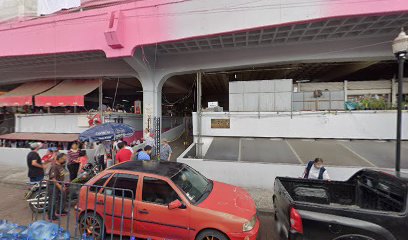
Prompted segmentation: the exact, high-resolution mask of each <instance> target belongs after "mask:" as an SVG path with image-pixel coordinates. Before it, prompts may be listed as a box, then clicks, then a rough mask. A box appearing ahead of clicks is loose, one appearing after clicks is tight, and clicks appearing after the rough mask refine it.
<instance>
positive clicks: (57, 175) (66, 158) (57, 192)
mask: <svg viewBox="0 0 408 240" xmlns="http://www.w3.org/2000/svg"><path fill="white" fill-rule="evenodd" d="M41 148H42V144H41V143H38V142H35V143H31V144H30V149H31V151H30V152H29V153H28V155H27V166H28V177H29V179H30V182H40V181H42V180H43V179H44V176H45V175H46V174H48V176H49V182H48V197H49V199H50V201H51V202H52V203H54V204H49V209H48V217H49V219H50V220H57V219H58V216H57V213H59V214H66V212H65V211H64V209H60V210H59V211H57V208H58V207H59V206H64V204H60V202H61V201H63V199H65V196H64V193H65V185H64V184H63V183H62V182H65V181H66V180H67V179H66V177H67V176H68V172H67V171H66V168H65V165H67V168H68V171H69V181H72V180H74V179H75V178H76V177H77V175H78V173H80V172H81V171H82V169H83V167H84V166H85V164H87V163H88V157H87V154H86V151H85V150H81V149H80V148H79V145H78V143H73V144H72V145H71V149H70V150H69V151H68V153H61V152H59V150H58V148H56V147H51V148H48V150H47V153H46V154H45V155H44V156H43V157H42V158H41V157H40V154H39V153H38V151H39V150H40V149H41Z"/></svg>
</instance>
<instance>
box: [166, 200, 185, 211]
mask: <svg viewBox="0 0 408 240" xmlns="http://www.w3.org/2000/svg"><path fill="white" fill-rule="evenodd" d="M182 206H183V203H181V202H180V200H178V199H177V200H174V201H173V202H171V203H169V205H168V208H169V210H173V209H177V208H181V207H182Z"/></svg>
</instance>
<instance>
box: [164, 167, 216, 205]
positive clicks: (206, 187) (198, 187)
mask: <svg viewBox="0 0 408 240" xmlns="http://www.w3.org/2000/svg"><path fill="white" fill-rule="evenodd" d="M171 180H172V181H173V182H174V184H176V185H177V187H178V188H179V189H181V190H182V191H183V192H184V194H185V195H186V197H187V198H188V200H189V201H190V202H191V203H193V204H195V203H198V202H201V201H202V198H203V197H205V195H208V194H206V193H208V192H209V191H211V185H212V184H211V181H210V180H208V179H207V178H205V177H204V176H203V175H201V174H200V173H199V172H197V171H196V170H194V169H192V168H190V167H184V168H183V169H181V170H180V172H178V173H177V174H176V175H174V176H173V177H172V178H171Z"/></svg>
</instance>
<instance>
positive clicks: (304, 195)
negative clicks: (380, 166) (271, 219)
mask: <svg viewBox="0 0 408 240" xmlns="http://www.w3.org/2000/svg"><path fill="white" fill-rule="evenodd" d="M406 199H407V179H405V178H401V177H396V176H393V175H390V174H387V173H383V172H379V171H373V170H362V171H360V172H358V173H356V174H355V175H354V176H353V177H351V178H350V179H349V180H348V181H345V182H339V181H331V182H328V181H320V180H307V179H295V178H282V177H278V178H277V179H276V180H275V194H274V197H273V202H274V207H275V217H276V220H277V221H276V222H277V227H278V230H279V231H280V235H281V237H282V239H291V240H293V239H295V240H299V239H301V240H319V239H322V240H331V239H333V240H346V239H353V240H355V239H358V240H382V239H384V240H385V239H387V240H388V239H390V240H391V239H393V240H394V239H401V240H403V239H408V234H406V233H405V229H408V218H407V214H406V204H407V201H406Z"/></svg>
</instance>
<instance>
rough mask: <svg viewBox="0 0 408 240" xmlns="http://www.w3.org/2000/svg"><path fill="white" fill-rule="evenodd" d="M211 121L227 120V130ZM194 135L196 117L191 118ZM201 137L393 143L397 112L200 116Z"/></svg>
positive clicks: (405, 132)
mask: <svg viewBox="0 0 408 240" xmlns="http://www.w3.org/2000/svg"><path fill="white" fill-rule="evenodd" d="M211 119H230V128H229V129H221V128H211ZM193 121H194V122H193V123H194V124H193V126H194V135H197V114H196V113H194V114H193ZM402 122H403V127H402V138H403V139H408V126H406V125H405V124H407V123H408V112H407V111H404V113H403V119H402ZM202 136H209V137H215V136H218V137H227V136H228V137H270V138H272V137H283V138H338V139H395V136H396V111H361V112H360V111H355V112H333V113H328V112H312V113H307V112H301V113H294V114H293V117H291V115H290V113H279V114H278V113H253V112H242V113H209V112H204V113H203V116H202Z"/></svg>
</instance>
